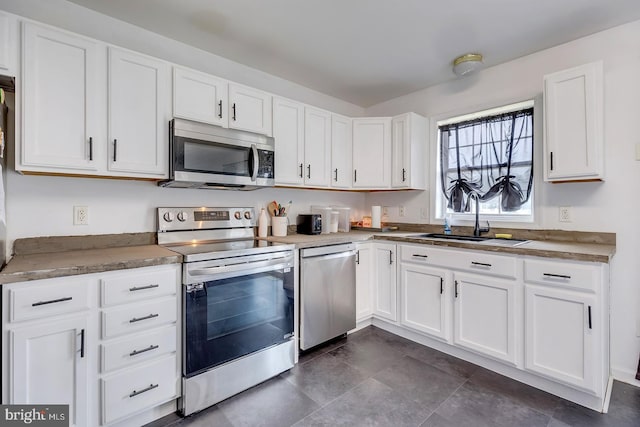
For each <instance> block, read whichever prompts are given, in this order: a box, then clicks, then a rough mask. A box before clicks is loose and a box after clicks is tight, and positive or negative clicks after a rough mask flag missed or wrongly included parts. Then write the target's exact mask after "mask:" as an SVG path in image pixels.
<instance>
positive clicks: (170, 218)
mask: <svg viewBox="0 0 640 427" xmlns="http://www.w3.org/2000/svg"><path fill="white" fill-rule="evenodd" d="M162 218H164V220H165V221H167V222H172V221H173V214H172V213H171V212H165V213H164V215H162Z"/></svg>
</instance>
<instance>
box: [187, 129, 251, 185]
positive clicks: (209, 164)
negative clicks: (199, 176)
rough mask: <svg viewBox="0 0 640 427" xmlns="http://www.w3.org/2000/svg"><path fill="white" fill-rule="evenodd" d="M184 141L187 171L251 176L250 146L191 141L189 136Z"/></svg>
mask: <svg viewBox="0 0 640 427" xmlns="http://www.w3.org/2000/svg"><path fill="white" fill-rule="evenodd" d="M183 141H184V170H185V171H190V172H208V173H216V174H220V175H235V176H251V173H250V171H249V156H250V153H251V150H250V149H249V148H246V147H235V146H232V145H224V144H203V143H201V142H190V141H189V139H188V138H183Z"/></svg>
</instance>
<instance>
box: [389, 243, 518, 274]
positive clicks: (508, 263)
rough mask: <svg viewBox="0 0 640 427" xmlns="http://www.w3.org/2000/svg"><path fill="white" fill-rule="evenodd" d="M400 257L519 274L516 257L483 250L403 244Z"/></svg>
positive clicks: (431, 263)
mask: <svg viewBox="0 0 640 427" xmlns="http://www.w3.org/2000/svg"><path fill="white" fill-rule="evenodd" d="M400 257H401V260H402V262H412V263H416V264H425V265H437V266H442V267H448V268H451V269H455V270H466V271H473V272H475V273H481V274H488V275H492V276H499V277H508V278H512V279H513V278H515V277H516V274H517V267H516V265H517V263H516V258H515V257H507V256H502V255H494V254H491V253H487V252H482V251H470V250H463V249H460V250H454V249H440V248H433V247H428V246H426V245H423V246H418V245H416V246H413V245H402V246H401V247H400Z"/></svg>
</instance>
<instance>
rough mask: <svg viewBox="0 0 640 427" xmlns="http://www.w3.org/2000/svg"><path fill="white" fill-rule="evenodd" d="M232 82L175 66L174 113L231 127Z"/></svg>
mask: <svg viewBox="0 0 640 427" xmlns="http://www.w3.org/2000/svg"><path fill="white" fill-rule="evenodd" d="M227 94H228V82H227V81H226V80H223V79H219V78H217V77H215V76H212V75H209V74H204V73H200V72H198V71H194V70H189V69H186V68H180V67H174V68H173V116H174V117H178V118H181V119H187V120H195V121H198V122H202V123H209V124H212V125H217V126H222V127H227V126H228V123H229V122H228V119H229V114H228V109H227Z"/></svg>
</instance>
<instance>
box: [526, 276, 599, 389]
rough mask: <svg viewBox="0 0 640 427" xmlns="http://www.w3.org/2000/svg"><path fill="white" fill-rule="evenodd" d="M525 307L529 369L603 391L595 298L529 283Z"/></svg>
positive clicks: (527, 365) (585, 387)
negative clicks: (599, 382) (599, 379)
mask: <svg viewBox="0 0 640 427" xmlns="http://www.w3.org/2000/svg"><path fill="white" fill-rule="evenodd" d="M525 307H526V309H525V310H526V312H525V368H526V369H527V370H529V371H533V372H536V373H539V374H542V375H544V376H547V377H550V378H552V379H554V380H559V381H562V382H564V383H566V384H569V385H571V386H574V387H577V388H580V389H584V390H587V391H589V392H592V393H593V392H596V391H597V390H599V389H600V388H601V387H599V385H598V384H596V383H597V381H598V380H597V379H598V378H601V373H600V372H599V369H600V367H601V361H600V360H599V359H598V352H597V346H596V344H597V342H598V339H597V336H598V334H599V328H600V324H599V323H598V322H596V319H597V314H598V313H596V309H597V306H596V301H595V297H594V296H593V295H589V294H585V293H581V292H573V291H567V290H560V289H555V288H547V287H543V286H535V285H526V286H525Z"/></svg>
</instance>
